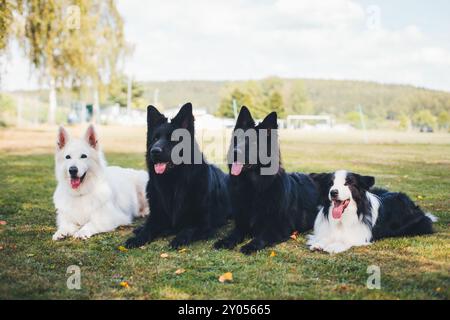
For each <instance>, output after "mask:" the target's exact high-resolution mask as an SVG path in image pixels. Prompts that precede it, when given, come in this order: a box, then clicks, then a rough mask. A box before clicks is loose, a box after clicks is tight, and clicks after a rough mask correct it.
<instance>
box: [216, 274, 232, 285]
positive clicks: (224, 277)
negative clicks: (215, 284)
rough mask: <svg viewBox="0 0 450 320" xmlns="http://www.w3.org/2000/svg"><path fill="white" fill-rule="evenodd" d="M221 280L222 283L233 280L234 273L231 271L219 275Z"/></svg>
mask: <svg viewBox="0 0 450 320" xmlns="http://www.w3.org/2000/svg"><path fill="white" fill-rule="evenodd" d="M219 281H220V282H222V283H224V282H227V281H233V274H232V273H231V272H225V273H224V274H223V275H221V276H220V277H219Z"/></svg>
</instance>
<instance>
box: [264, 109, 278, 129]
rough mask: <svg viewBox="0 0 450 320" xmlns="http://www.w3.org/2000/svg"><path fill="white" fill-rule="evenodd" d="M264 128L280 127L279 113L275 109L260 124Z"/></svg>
mask: <svg viewBox="0 0 450 320" xmlns="http://www.w3.org/2000/svg"><path fill="white" fill-rule="evenodd" d="M259 127H260V128H262V129H278V123H277V113H276V112H275V111H273V112H271V113H269V114H268V115H267V116H266V117H265V118H264V120H263V121H262V122H261V123H260V124H259Z"/></svg>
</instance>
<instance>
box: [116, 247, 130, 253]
mask: <svg viewBox="0 0 450 320" xmlns="http://www.w3.org/2000/svg"><path fill="white" fill-rule="evenodd" d="M117 249H119V251H122V252H127V251H128V249H127V248H125V247H124V246H118V247H117Z"/></svg>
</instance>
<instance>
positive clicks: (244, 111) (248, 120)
mask: <svg viewBox="0 0 450 320" xmlns="http://www.w3.org/2000/svg"><path fill="white" fill-rule="evenodd" d="M254 126H255V120H253V118H252V115H251V113H250V111H249V110H248V108H247V107H246V106H242V108H241V111H239V115H238V118H237V120H236V128H239V129H248V128H253V127H254Z"/></svg>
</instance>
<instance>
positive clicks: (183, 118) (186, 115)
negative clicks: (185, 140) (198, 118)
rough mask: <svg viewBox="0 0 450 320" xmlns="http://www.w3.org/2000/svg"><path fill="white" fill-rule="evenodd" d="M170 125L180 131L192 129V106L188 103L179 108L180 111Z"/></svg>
mask: <svg viewBox="0 0 450 320" xmlns="http://www.w3.org/2000/svg"><path fill="white" fill-rule="evenodd" d="M172 123H174V124H176V125H177V126H178V127H180V128H182V129H188V130H193V129H194V115H193V114H192V104H191V103H190V102H188V103H186V104H185V105H183V106H182V107H181V109H180V111H178V113H177V115H176V116H175V117H174V118H173V119H172Z"/></svg>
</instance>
